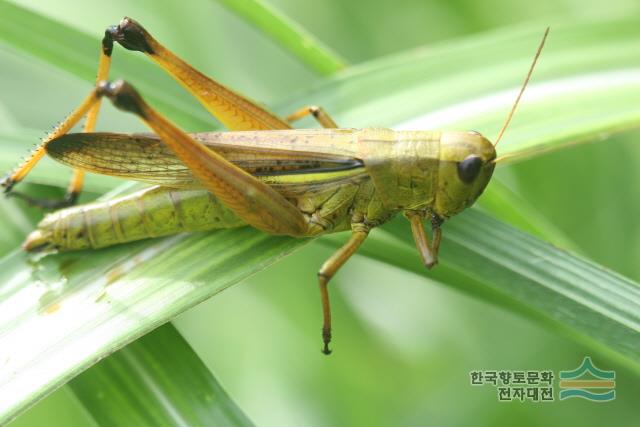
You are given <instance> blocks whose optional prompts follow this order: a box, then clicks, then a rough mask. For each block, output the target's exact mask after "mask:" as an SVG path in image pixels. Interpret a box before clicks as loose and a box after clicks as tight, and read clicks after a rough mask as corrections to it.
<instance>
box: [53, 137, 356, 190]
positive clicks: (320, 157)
mask: <svg viewBox="0 0 640 427" xmlns="http://www.w3.org/2000/svg"><path fill="white" fill-rule="evenodd" d="M190 135H191V136H192V137H193V138H194V139H195V140H196V141H199V142H200V143H202V144H204V145H206V146H207V147H210V148H211V149H212V150H214V151H216V152H217V153H218V154H220V155H222V156H223V157H225V158H226V159H228V160H229V161H231V162H232V163H234V164H236V165H237V166H239V167H240V168H242V169H244V170H245V171H247V172H249V173H251V174H253V175H254V176H258V177H260V179H262V180H263V181H265V182H267V183H269V184H271V185H275V186H276V187H279V188H282V187H289V190H290V191H294V188H293V187H300V186H302V187H306V188H307V189H309V187H310V186H311V187H314V186H320V187H324V186H326V185H336V184H339V183H344V182H345V180H349V181H353V180H360V179H363V177H365V176H366V172H365V169H364V165H363V163H362V161H360V160H358V159H357V158H355V157H353V155H352V154H351V153H347V152H341V153H336V152H334V151H332V150H329V149H326V148H325V149H324V150H322V149H321V150H320V152H318V151H314V152H311V151H304V150H297V149H293V148H292V147H291V146H288V147H287V146H286V145H284V144H283V145H280V144H278V143H277V142H273V143H271V144H269V145H263V146H260V145H259V144H256V143H252V142H251V141H252V138H253V137H254V132H230V133H229V132H205V133H193V134H190ZM271 135H272V137H273V138H275V139H276V140H278V139H280V138H281V136H280V135H279V134H278V135H276V134H275V133H272V134H271ZM245 136H246V138H245ZM245 141H248V142H245ZM46 149H47V153H48V154H49V155H50V156H51V157H53V158H54V159H55V160H57V161H58V162H60V163H62V164H64V165H67V166H70V167H73V168H78V169H82V170H84V171H87V172H93V173H97V174H102V175H110V176H116V177H120V178H125V179H133V180H136V181H143V182H147V183H151V184H156V185H162V186H166V187H176V188H202V185H201V184H200V183H199V182H198V181H197V180H196V178H195V177H194V176H193V175H192V174H191V171H190V170H189V169H188V168H187V167H186V166H185V165H184V164H182V162H181V161H180V159H179V158H178V157H177V156H176V155H175V154H174V153H173V152H172V151H171V150H170V149H169V148H168V147H167V146H166V145H165V144H164V143H162V141H161V140H160V138H158V137H157V136H156V135H154V134H145V133H139V134H120V133H99V132H96V133H75V134H67V135H64V136H62V137H60V138H57V139H54V140H53V141H50V142H49V143H48V144H47V146H46ZM301 184H302V185H301ZM283 190H284V191H286V189H284V188H283Z"/></svg>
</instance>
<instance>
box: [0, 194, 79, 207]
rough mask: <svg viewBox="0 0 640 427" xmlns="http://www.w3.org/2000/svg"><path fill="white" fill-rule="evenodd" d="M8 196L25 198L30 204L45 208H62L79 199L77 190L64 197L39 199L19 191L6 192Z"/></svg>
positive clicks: (73, 203) (71, 204)
mask: <svg viewBox="0 0 640 427" xmlns="http://www.w3.org/2000/svg"><path fill="white" fill-rule="evenodd" d="M6 194H7V197H15V198H18V199H20V200H24V201H25V202H26V203H27V204H28V205H29V206H34V207H36V208H39V209H43V210H45V209H46V210H50V209H62V208H67V207H69V206H73V205H75V203H76V201H77V200H78V193H77V192H70V193H67V194H66V195H65V196H64V197H63V198H62V199H38V198H35V197H31V196H29V195H27V194H24V193H21V192H19V191H11V192H6Z"/></svg>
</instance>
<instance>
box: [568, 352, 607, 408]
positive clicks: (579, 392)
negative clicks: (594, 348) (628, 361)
mask: <svg viewBox="0 0 640 427" xmlns="http://www.w3.org/2000/svg"><path fill="white" fill-rule="evenodd" d="M580 377H583V378H582V379H581V378H580ZM615 378H616V372H615V371H603V370H601V369H598V368H596V367H595V365H594V364H593V362H592V361H591V357H589V356H586V357H585V358H584V359H583V360H582V364H580V366H578V367H577V368H576V369H574V370H573V371H560V400H564V399H570V398H572V397H581V398H583V399H586V400H591V401H594V402H608V401H611V400H613V399H615V398H616V390H615V387H616V381H615Z"/></svg>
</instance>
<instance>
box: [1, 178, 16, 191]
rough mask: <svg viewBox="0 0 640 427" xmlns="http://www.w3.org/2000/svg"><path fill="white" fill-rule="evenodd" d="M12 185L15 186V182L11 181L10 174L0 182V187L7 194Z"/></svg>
mask: <svg viewBox="0 0 640 427" xmlns="http://www.w3.org/2000/svg"><path fill="white" fill-rule="evenodd" d="M14 185H16V182H15V181H14V180H13V179H11V174H7V175H6V176H4V177H3V178H2V180H1V181H0V187H2V188H4V192H5V193H7V194H9V192H10V191H11V189H12V188H13V186H14Z"/></svg>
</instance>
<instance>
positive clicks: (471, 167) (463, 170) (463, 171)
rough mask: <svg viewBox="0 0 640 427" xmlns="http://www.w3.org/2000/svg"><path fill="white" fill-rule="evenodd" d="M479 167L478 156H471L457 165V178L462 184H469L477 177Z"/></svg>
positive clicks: (480, 163)
mask: <svg viewBox="0 0 640 427" xmlns="http://www.w3.org/2000/svg"><path fill="white" fill-rule="evenodd" d="M481 167H482V159H481V158H480V156H476V155H475V154H471V155H469V156H467V157H466V158H465V159H464V160H463V161H461V162H460V163H458V176H459V177H460V180H461V181H462V182H464V183H466V184H471V183H472V182H473V181H474V180H475V179H476V178H477V177H478V173H480V168H481Z"/></svg>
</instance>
